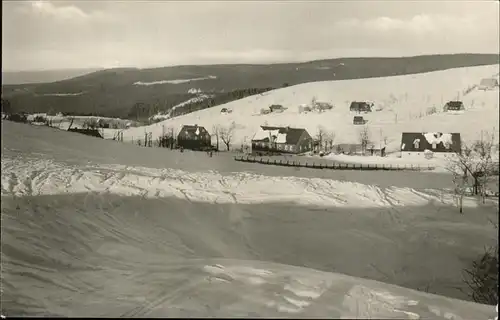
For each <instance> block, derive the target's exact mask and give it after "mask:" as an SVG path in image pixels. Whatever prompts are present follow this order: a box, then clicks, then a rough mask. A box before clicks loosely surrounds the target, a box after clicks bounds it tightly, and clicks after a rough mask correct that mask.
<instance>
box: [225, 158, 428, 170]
mask: <svg viewBox="0 0 500 320" xmlns="http://www.w3.org/2000/svg"><path fill="white" fill-rule="evenodd" d="M234 160H236V161H240V162H249V163H260V164H268V165H274V166H283V167H296V168H311V169H332V170H387V171H388V170H393V171H394V170H399V171H403V170H406V171H421V170H433V169H434V167H432V166H418V165H406V164H405V165H399V164H396V165H392V164H389V165H387V164H355V163H340V162H338V163H331V164H327V163H320V164H316V163H314V161H312V160H311V161H306V162H305V163H301V162H300V161H289V160H286V161H285V160H277V159H274V160H271V159H262V158H259V159H257V158H255V157H250V156H246V157H234Z"/></svg>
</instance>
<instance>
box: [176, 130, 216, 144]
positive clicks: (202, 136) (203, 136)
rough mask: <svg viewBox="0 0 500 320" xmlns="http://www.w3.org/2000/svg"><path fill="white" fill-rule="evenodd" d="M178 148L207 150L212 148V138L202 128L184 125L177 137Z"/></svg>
mask: <svg viewBox="0 0 500 320" xmlns="http://www.w3.org/2000/svg"><path fill="white" fill-rule="evenodd" d="M177 146H178V147H180V148H184V149H188V150H206V149H208V148H211V147H212V138H211V136H210V134H209V133H208V131H207V130H206V129H205V128H204V127H202V126H198V125H197V124H195V125H184V126H182V128H181V130H180V131H179V134H178V135H177Z"/></svg>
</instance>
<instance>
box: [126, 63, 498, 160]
mask: <svg viewBox="0 0 500 320" xmlns="http://www.w3.org/2000/svg"><path fill="white" fill-rule="evenodd" d="M498 71H499V66H498V65H492V66H482V67H470V68H458V69H450V70H445V71H438V72H430V73H424V74H415V75H406V76H395V77H386V78H371V79H360V80H343V81H325V82H312V83H306V84H300V85H296V86H291V87H287V88H282V89H277V90H273V91H270V92H267V93H264V94H261V95H257V96H251V97H247V98H245V99H241V100H237V101H233V102H230V103H227V104H225V105H221V106H217V107H214V108H210V109H205V110H202V111H198V112H194V113H192V114H188V115H184V116H180V117H177V118H174V119H169V120H166V121H163V122H160V123H157V124H154V125H151V126H146V127H139V128H131V129H129V130H127V131H125V133H124V138H125V140H131V139H132V138H134V139H138V138H141V137H143V136H144V132H145V131H147V132H153V138H155V137H158V136H159V135H161V133H162V126H165V127H166V128H174V129H175V130H177V131H178V130H179V128H180V127H181V126H182V125H184V124H198V125H202V126H205V127H206V128H207V129H208V130H209V131H211V129H212V126H213V125H223V126H228V125H229V124H231V123H232V122H234V123H235V125H236V130H235V134H234V141H233V143H234V145H235V146H239V145H240V144H241V143H249V142H250V140H251V138H252V136H253V135H254V134H255V132H256V131H257V129H258V127H259V126H260V125H264V124H266V123H267V124H268V125H277V126H278V125H283V126H287V125H289V126H292V127H301V128H306V129H307V130H308V131H309V132H310V133H311V135H313V136H314V135H315V134H316V133H317V130H318V127H319V126H323V127H324V128H325V129H327V130H329V131H332V132H335V134H336V139H335V140H336V142H337V143H357V142H358V141H357V140H358V130H359V126H354V125H353V124H352V119H353V114H352V113H350V112H349V105H350V103H351V101H364V100H366V101H373V102H374V104H375V109H380V111H376V112H372V113H371V114H366V115H363V116H364V117H365V119H367V120H368V123H367V126H368V127H369V129H370V132H371V139H372V140H373V142H374V143H378V142H379V141H381V140H383V139H384V138H385V137H387V142H388V149H390V150H391V149H392V150H396V149H398V148H399V145H400V139H401V132H403V131H407V132H408V131H417V132H420V131H426V132H435V131H437V132H460V133H461V134H462V139H464V140H466V141H467V140H475V139H477V138H479V135H480V134H479V130H481V129H482V130H488V131H492V130H498V127H499V120H498V104H499V100H498V99H499V96H498V94H499V93H498V90H494V91H487V92H485V91H479V90H476V89H475V88H474V85H477V84H479V82H480V81H481V79H482V78H484V77H491V76H492V75H494V74H497V73H498ZM468 89H469V90H472V91H470V92H467V91H469V90H468ZM313 98H316V100H317V101H318V102H329V103H331V104H332V105H333V106H334V108H333V109H332V110H329V111H325V112H323V113H314V112H310V113H307V114H304V113H302V114H299V106H300V105H301V104H310V103H311V100H312V99H313ZM455 99H460V100H463V101H464V104H465V107H466V111H465V112H464V113H463V114H450V113H443V112H442V108H443V106H444V104H445V103H446V102H447V101H449V100H455ZM272 104H281V105H283V106H284V107H286V108H287V110H285V111H284V112H282V113H276V114H268V115H260V114H259V112H260V110H261V109H262V108H268V107H269V106H270V105H272ZM432 107H435V108H436V110H437V113H435V114H431V115H427V113H428V112H429V109H430V108H432ZM221 108H231V109H232V110H233V112H232V113H231V114H221V113H220V110H221ZM494 128H496V129H494ZM390 150H389V151H390Z"/></svg>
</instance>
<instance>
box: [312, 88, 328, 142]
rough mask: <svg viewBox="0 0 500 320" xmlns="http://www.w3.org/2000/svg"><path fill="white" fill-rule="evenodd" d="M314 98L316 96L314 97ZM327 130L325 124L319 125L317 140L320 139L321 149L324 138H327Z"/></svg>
mask: <svg viewBox="0 0 500 320" xmlns="http://www.w3.org/2000/svg"><path fill="white" fill-rule="evenodd" d="M313 99H314V98H313ZM325 134H326V130H325V128H324V127H323V126H318V133H317V134H316V140H317V141H318V144H319V150H318V151H321V149H322V148H323V139H324V138H325Z"/></svg>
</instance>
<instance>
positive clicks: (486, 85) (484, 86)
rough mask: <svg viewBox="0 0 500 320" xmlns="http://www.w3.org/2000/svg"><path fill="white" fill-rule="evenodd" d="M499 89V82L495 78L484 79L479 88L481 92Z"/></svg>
mask: <svg viewBox="0 0 500 320" xmlns="http://www.w3.org/2000/svg"><path fill="white" fill-rule="evenodd" d="M496 87H498V80H497V79H495V78H485V79H482V80H481V82H480V83H479V86H478V87H477V88H478V89H479V90H493V89H495V88H496Z"/></svg>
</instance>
